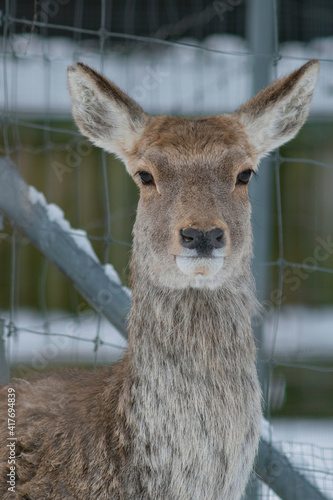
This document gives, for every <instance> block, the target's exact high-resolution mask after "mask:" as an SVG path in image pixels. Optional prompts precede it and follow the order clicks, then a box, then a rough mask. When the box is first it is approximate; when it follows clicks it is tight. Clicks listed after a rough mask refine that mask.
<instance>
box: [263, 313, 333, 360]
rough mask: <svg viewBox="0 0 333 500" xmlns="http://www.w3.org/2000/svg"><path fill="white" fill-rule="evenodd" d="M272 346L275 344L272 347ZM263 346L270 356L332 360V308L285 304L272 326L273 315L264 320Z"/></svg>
mask: <svg viewBox="0 0 333 500" xmlns="http://www.w3.org/2000/svg"><path fill="white" fill-rule="evenodd" d="M274 346H275V347H274ZM264 348H265V351H266V352H267V353H268V354H269V355H270V354H272V355H273V357H278V358H279V359H281V358H282V359H283V358H287V359H292V360H293V361H294V362H297V361H306V360H315V359H316V360H327V361H332V357H333V308H331V307H322V308H318V309H316V308H313V309H311V308H306V307H302V306H298V307H295V306H288V307H285V308H284V309H283V311H282V313H281V314H280V316H279V318H278V323H277V329H276V328H275V315H274V314H272V315H270V316H269V317H266V318H265V321H264Z"/></svg>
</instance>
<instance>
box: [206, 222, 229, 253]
mask: <svg viewBox="0 0 333 500" xmlns="http://www.w3.org/2000/svg"><path fill="white" fill-rule="evenodd" d="M207 236H208V237H209V238H210V241H211V242H212V245H213V247H214V248H222V247H223V246H224V244H225V240H224V231H223V229H221V228H219V227H215V228H214V229H212V230H211V231H209V232H208V233H207Z"/></svg>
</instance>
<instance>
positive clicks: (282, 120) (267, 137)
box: [235, 59, 319, 158]
mask: <svg viewBox="0 0 333 500" xmlns="http://www.w3.org/2000/svg"><path fill="white" fill-rule="evenodd" d="M318 73H319V62H318V61H317V60H315V59H313V60H311V61H309V62H307V63H306V64H304V65H303V66H301V68H299V69H298V70H296V71H294V72H293V73H291V74H290V75H288V76H286V77H284V78H281V79H280V80H276V81H275V82H273V83H272V84H271V85H269V86H268V87H267V88H265V89H264V90H262V91H261V92H259V94H257V95H256V96H255V97H253V98H252V99H250V100H249V101H248V102H247V103H246V104H244V105H243V106H241V107H240V108H239V109H238V110H237V111H236V112H235V116H237V117H238V118H239V119H240V121H241V123H242V124H243V125H244V126H245V129H246V132H247V135H248V138H249V141H250V143H251V144H252V145H253V146H254V148H255V150H256V152H257V154H258V157H259V158H260V157H262V156H264V155H265V154H267V153H269V152H270V151H272V150H273V149H275V148H277V147H278V146H281V145H282V144H284V143H285V142H287V141H289V140H290V139H292V138H293V137H294V136H295V135H296V134H297V132H298V131H299V129H300V128H301V126H302V125H303V123H304V122H305V120H306V117H307V115H308V112H309V108H310V103H311V99H312V94H313V89H314V86H315V83H316V81H317V77H318Z"/></svg>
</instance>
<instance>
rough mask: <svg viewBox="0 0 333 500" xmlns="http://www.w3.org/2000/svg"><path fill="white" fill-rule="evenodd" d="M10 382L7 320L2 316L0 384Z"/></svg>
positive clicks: (0, 320) (0, 324)
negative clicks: (6, 339)
mask: <svg viewBox="0 0 333 500" xmlns="http://www.w3.org/2000/svg"><path fill="white" fill-rule="evenodd" d="M7 382H9V368H8V363H7V357H6V342H5V320H4V319H2V318H0V385H1V384H6V383H7Z"/></svg>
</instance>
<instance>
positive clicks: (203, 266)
mask: <svg viewBox="0 0 333 500" xmlns="http://www.w3.org/2000/svg"><path fill="white" fill-rule="evenodd" d="M223 261H224V257H222V256H221V257H186V256H184V255H177V256H176V263H177V266H178V269H179V270H180V271H181V272H182V273H184V274H186V275H187V276H193V277H194V276H202V277H209V276H214V274H216V273H218V272H219V271H220V269H222V266H223Z"/></svg>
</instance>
